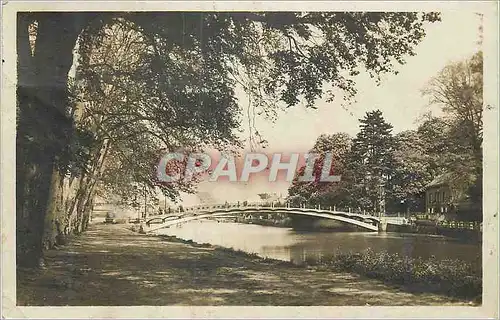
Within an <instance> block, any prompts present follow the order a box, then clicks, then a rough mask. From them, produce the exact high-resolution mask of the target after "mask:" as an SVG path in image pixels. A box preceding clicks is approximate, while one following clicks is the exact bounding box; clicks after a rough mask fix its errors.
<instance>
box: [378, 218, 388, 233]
mask: <svg viewBox="0 0 500 320" xmlns="http://www.w3.org/2000/svg"><path fill="white" fill-rule="evenodd" d="M378 232H387V221H385V220H380V222H379V224H378Z"/></svg>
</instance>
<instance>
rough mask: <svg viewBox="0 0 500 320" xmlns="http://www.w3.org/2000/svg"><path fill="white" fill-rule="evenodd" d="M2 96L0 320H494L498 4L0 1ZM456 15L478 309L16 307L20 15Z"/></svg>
mask: <svg viewBox="0 0 500 320" xmlns="http://www.w3.org/2000/svg"><path fill="white" fill-rule="evenodd" d="M2 7H3V8H2V9H3V13H2V58H3V59H4V60H5V62H4V63H2V94H1V99H2V100H1V101H2V104H1V106H2V107H1V127H2V131H1V132H2V134H1V146H2V148H1V172H2V175H1V190H2V191H1V202H0V204H1V210H2V220H1V222H2V229H1V230H2V233H1V234H2V256H1V257H2V259H1V260H2V268H1V270H2V317H5V318H90V317H99V318H276V317H279V318H359V317H362V318H388V317H390V318H455V319H459V318H498V300H499V299H498V288H499V282H498V275H499V269H498V194H499V190H498V174H499V172H498V147H499V138H498V134H499V130H498V129H499V127H498V116H499V112H498V107H499V104H498V97H499V94H498V88H499V81H498V74H497V71H498V40H497V39H498V36H499V35H498V4H497V3H496V1H483V2H481V1H469V2H466V1H454V2H452V1H428V2H417V1H401V2H375V1H374V2H362V1H349V2H348V1H335V2H326V1H310V2H301V1H300V2H299V1H287V2H286V1H265V2H252V1H246V2H244V1H212V2H210V1H189V2H180V1H170V2H166V1H149V2H135V1H116V2H111V1H109V2H105V1H90V2H84V1H64V2H63V1H59V2H56V1H52V2H38V1H37V2H35V1H32V2H28V1H24V2H22V1H3V5H2ZM172 10H175V11H189V10H191V11H194V10H202V11H311V10H318V11H322V10H323V11H454V10H467V11H473V12H478V13H483V14H484V44H483V52H484V101H485V105H489V106H491V107H492V108H491V109H489V110H485V111H484V146H483V150H484V188H483V189H484V196H483V197H484V198H483V202H484V229H483V230H484V233H483V284H484V289H483V290H484V291H483V305H482V306H481V307H449V306H437V307H428V306H424V307H418V306H416V307H409V306H408V307H369V308H367V307H247V306H244V307H237V306H231V307H196V306H186V307H178V306H141V307H18V306H16V275H15V188H14V186H15V134H16V132H15V131H16V125H15V124H16V110H15V84H16V46H15V43H16V41H15V35H16V30H15V28H16V27H15V26H16V13H17V12H18V11H172Z"/></svg>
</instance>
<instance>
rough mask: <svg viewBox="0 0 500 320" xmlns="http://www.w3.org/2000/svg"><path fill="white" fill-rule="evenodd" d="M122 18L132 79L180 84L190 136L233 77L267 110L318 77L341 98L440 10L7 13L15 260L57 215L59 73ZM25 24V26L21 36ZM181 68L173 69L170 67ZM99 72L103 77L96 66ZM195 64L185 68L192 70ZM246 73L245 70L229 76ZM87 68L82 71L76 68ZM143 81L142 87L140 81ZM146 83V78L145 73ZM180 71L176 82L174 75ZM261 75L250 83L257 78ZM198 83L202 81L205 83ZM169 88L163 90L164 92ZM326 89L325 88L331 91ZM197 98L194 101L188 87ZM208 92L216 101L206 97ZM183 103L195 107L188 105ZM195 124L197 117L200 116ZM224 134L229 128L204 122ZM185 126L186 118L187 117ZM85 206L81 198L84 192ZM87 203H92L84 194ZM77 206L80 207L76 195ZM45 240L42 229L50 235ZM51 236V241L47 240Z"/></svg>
mask: <svg viewBox="0 0 500 320" xmlns="http://www.w3.org/2000/svg"><path fill="white" fill-rule="evenodd" d="M120 20H122V21H123V20H126V21H128V22H130V23H131V24H130V27H131V28H133V29H134V30H135V31H137V32H138V33H139V34H140V35H141V37H142V38H141V41H144V43H145V45H146V47H147V49H148V50H147V51H146V52H145V53H144V57H143V58H144V60H146V61H148V63H146V64H144V65H143V66H144V68H143V69H142V70H141V71H142V75H143V77H142V79H141V77H140V76H138V77H135V78H134V79H135V80H139V83H133V82H132V83H130V86H132V87H133V86H134V85H136V84H137V85H138V86H137V87H138V88H140V90H138V91H140V93H143V95H142V97H143V98H144V97H147V96H151V97H162V98H163V99H164V100H163V101H162V106H165V107H168V103H167V102H169V101H168V99H167V97H166V96H164V95H163V94H162V93H164V92H165V93H170V94H171V95H175V91H172V90H173V89H177V88H179V87H183V89H184V90H183V91H182V95H183V98H184V102H185V104H184V106H185V108H184V109H183V108H182V107H181V106H176V107H178V108H179V109H173V110H170V109H166V110H168V112H177V113H179V114H182V113H186V112H187V113H191V114H193V117H192V119H191V122H188V123H190V124H191V125H193V127H192V129H187V128H188V127H184V129H186V130H192V131H191V134H192V135H194V136H197V135H198V134H199V133H200V132H201V133H203V132H204V130H206V127H204V126H203V121H205V120H206V117H203V116H202V117H199V116H198V115H200V114H201V115H207V114H209V113H215V114H216V113H218V112H222V113H224V112H234V109H227V108H218V107H216V108H215V109H211V108H210V106H216V102H217V101H218V102H221V100H222V101H224V102H225V103H224V105H225V106H228V105H231V104H232V102H234V87H235V82H236V81H240V82H241V83H242V84H244V88H245V90H246V91H247V92H248V93H249V94H250V95H251V99H252V101H254V102H255V103H254V106H255V107H260V108H263V109H267V108H269V104H267V103H265V101H269V100H271V99H273V98H276V99H278V101H281V102H282V103H284V104H285V105H288V106H293V105H296V104H298V102H299V101H300V100H301V98H304V99H305V101H306V103H307V105H309V106H312V105H313V102H314V100H315V99H316V98H318V97H321V96H322V94H323V91H324V90H323V88H324V84H325V83H326V84H327V85H328V86H329V87H330V88H339V89H341V90H342V91H344V92H345V93H346V96H347V97H352V96H354V94H355V93H356V89H355V82H354V80H353V79H352V78H351V76H353V75H355V74H357V73H359V69H360V67H364V68H365V69H366V70H367V71H368V72H369V73H370V74H371V75H372V76H374V77H377V78H378V77H379V76H380V75H381V74H383V73H386V72H393V70H394V69H393V66H394V63H404V57H405V56H407V55H413V54H414V47H415V46H416V45H417V44H418V43H419V42H420V41H421V40H422V39H423V37H424V36H425V32H424V24H425V23H427V22H434V21H437V20H439V15H438V14H436V13H414V12H406V13H395V12H387V13H382V12H380V13H379V12H377V13H366V12H355V13H347V12H346V13H344V12H328V13H323V12H310V13H298V12H286V13H285V12H272V13H251V12H238V13H219V12H210V13H202V12H189V13H184V12H168V13H167V12H165V13H157V12H105V13H104V12H103V13H100V12H75V13H66V12H29V13H20V14H19V15H18V20H17V34H18V37H17V48H18V50H17V52H18V88H17V96H18V101H17V103H18V105H17V108H18V127H17V128H18V135H17V141H16V143H17V155H16V177H17V181H16V184H17V185H16V188H17V189H16V194H17V199H16V206H17V210H16V211H17V213H16V215H17V219H16V221H17V226H16V229H17V245H18V247H17V251H16V252H17V253H18V262H19V264H20V265H22V264H26V265H33V264H34V263H36V262H38V261H39V258H40V257H41V255H42V247H43V243H44V240H43V239H44V237H45V235H44V234H45V233H46V230H53V229H54V228H55V227H54V226H55V225H56V224H57V223H56V222H57V217H58V216H61V215H64V214H65V213H64V210H65V209H64V205H63V204H62V203H60V202H59V200H58V199H60V195H61V193H63V192H64V190H63V189H62V188H61V187H60V186H61V185H63V181H64V179H65V176H66V173H67V170H66V169H65V168H67V165H66V164H67V162H69V160H68V158H72V156H73V155H72V153H71V152H68V150H70V151H71V149H70V148H68V146H70V145H72V144H73V145H78V143H73V142H71V141H70V140H71V139H74V138H76V137H77V136H78V135H77V134H76V133H75V132H76V131H77V130H76V126H75V125H74V119H73V117H72V114H71V112H70V109H71V107H70V106H71V103H70V101H69V95H68V71H69V70H70V68H71V66H72V63H73V48H74V47H75V44H76V43H77V39H78V38H79V37H80V36H83V37H84V38H85V37H87V38H89V37H91V38H94V37H95V38H97V39H99V37H101V36H103V34H105V30H109V26H110V25H114V24H116V23H117V21H120ZM29 30H35V31H34V32H32V33H31V34H30V33H29ZM179 58H180V59H181V60H183V61H185V62H186V64H187V63H188V62H189V63H190V65H188V67H190V68H191V72H187V73H186V77H185V78H179V79H180V80H181V81H182V82H179V83H177V85H176V84H175V83H174V82H173V81H171V80H172V78H171V77H169V76H168V75H169V71H170V70H172V69H170V68H171V67H172V61H178V60H179ZM182 70H186V69H185V68H184V69H174V71H176V72H175V74H177V75H179V71H182ZM101 72H103V73H102V74H101V75H98V76H97V77H98V78H99V77H102V76H105V73H104V70H102V71H101ZM194 74H196V75H197V76H196V77H193V75H194ZM239 74H245V75H248V77H245V78H244V79H243V77H241V76H239ZM87 76H89V77H90V78H92V77H91V76H90V75H86V77H87ZM141 80H142V81H143V82H142V84H144V83H146V84H147V86H145V87H143V86H141V82H140V81H141ZM148 81H149V82H148ZM184 81H187V82H184ZM256 83H257V84H260V85H256ZM205 84H207V85H208V86H204V85H205ZM169 90H170V91H169ZM332 94H333V92H331V95H330V98H333V95H332ZM200 96H201V97H203V99H206V100H197V98H198V97H200ZM216 96H217V99H214V97H216ZM193 101H195V102H196V103H194V105H197V106H200V104H198V103H200V101H203V103H202V104H201V106H200V107H199V108H198V109H197V110H196V111H194V110H192V109H191V107H192V106H193V103H192V102H193ZM200 124H202V126H201V127H200V126H199V125H200ZM211 126H212V127H214V126H215V128H216V129H217V130H215V131H216V132H218V133H220V134H222V135H225V134H226V132H227V131H230V130H231V129H232V128H230V127H231V126H230V125H228V124H226V123H223V122H215V123H211ZM189 128H191V127H189ZM85 203H87V204H88V202H85ZM90 203H91V201H90ZM87 206H88V205H87ZM49 239H50V237H49ZM49 245H50V243H49Z"/></svg>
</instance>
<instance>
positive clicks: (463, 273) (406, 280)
mask: <svg viewBox="0 0 500 320" xmlns="http://www.w3.org/2000/svg"><path fill="white" fill-rule="evenodd" d="M323 264H326V265H329V266H331V267H332V268H334V269H335V270H338V271H348V272H356V273H359V274H361V275H364V276H367V277H370V278H376V279H380V280H383V281H386V282H389V283H393V284H401V285H412V284H418V285H428V286H430V287H434V288H437V290H438V291H440V292H442V293H445V294H448V295H451V296H456V297H462V298H477V297H478V296H480V295H481V293H482V274H481V270H480V268H477V267H474V266H473V265H472V264H471V263H466V262H464V261H461V260H438V259H436V258H435V257H431V258H429V259H421V258H410V257H403V256H400V255H398V254H389V253H387V252H377V253H375V252H373V251H372V250H366V251H364V252H362V253H352V252H348V253H338V254H335V255H334V256H332V257H331V258H329V259H323Z"/></svg>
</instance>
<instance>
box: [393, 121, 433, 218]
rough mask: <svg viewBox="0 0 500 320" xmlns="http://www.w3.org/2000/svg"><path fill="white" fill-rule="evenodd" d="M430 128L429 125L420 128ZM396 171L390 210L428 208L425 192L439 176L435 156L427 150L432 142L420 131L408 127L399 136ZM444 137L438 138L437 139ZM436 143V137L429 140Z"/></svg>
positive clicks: (395, 161)
mask: <svg viewBox="0 0 500 320" xmlns="http://www.w3.org/2000/svg"><path fill="white" fill-rule="evenodd" d="M420 128H421V129H422V130H423V129H428V128H427V127H426V126H425V125H424V126H421V127H420ZM395 140H396V149H395V151H394V168H393V169H394V171H393V174H392V188H393V189H392V198H391V199H390V200H392V201H391V202H390V203H388V211H398V212H400V211H403V212H404V211H408V212H409V211H417V212H423V211H425V197H424V196H423V192H424V191H425V187H426V185H427V184H428V183H430V182H431V181H432V179H433V177H434V176H435V173H434V174H433V172H434V171H435V169H432V167H433V166H432V164H433V162H432V161H430V158H431V156H432V155H430V154H428V153H426V150H427V147H428V145H426V144H425V143H424V139H423V138H422V137H421V136H420V135H419V132H418V131H414V130H407V131H403V132H400V133H398V134H397V135H396V136H395ZM440 141H442V140H440V139H438V140H437V142H440ZM429 143H432V145H434V144H435V143H436V140H432V141H429Z"/></svg>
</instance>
